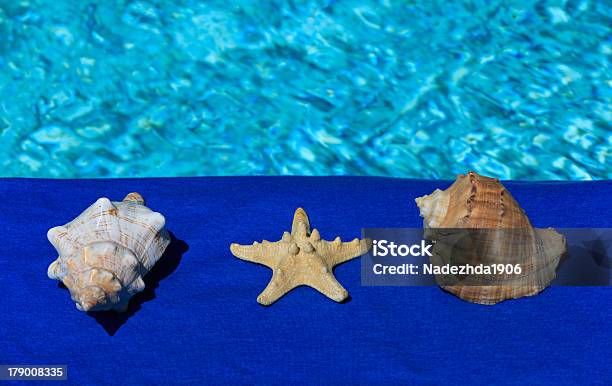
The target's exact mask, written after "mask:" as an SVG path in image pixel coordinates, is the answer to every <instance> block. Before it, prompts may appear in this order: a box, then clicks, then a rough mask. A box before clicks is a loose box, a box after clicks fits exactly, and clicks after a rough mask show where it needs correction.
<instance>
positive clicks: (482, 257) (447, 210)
mask: <svg viewBox="0 0 612 386" xmlns="http://www.w3.org/2000/svg"><path fill="white" fill-rule="evenodd" d="M416 203H417V205H418V207H419V209H420V212H421V217H423V218H424V220H423V227H424V228H425V238H428V239H430V240H433V241H434V246H433V248H432V255H433V257H432V258H431V262H432V263H433V264H440V265H441V264H445V263H449V262H450V263H451V265H455V266H458V265H465V264H466V263H467V264H471V265H472V266H474V265H478V264H483V265H489V266H491V265H498V267H500V268H501V266H502V265H503V266H504V267H509V268H508V270H507V271H503V273H502V274H488V275H475V274H472V275H448V274H447V275H436V281H437V282H438V284H440V286H441V287H442V288H444V289H445V290H447V291H448V292H450V293H452V294H454V295H457V296H458V297H460V298H462V299H464V300H467V301H470V302H473V303H480V304H495V303H498V302H500V301H503V300H505V299H514V298H519V297H523V296H531V295H535V294H537V293H539V292H540V291H542V290H543V289H544V288H546V287H547V286H548V285H549V284H550V282H551V281H552V280H553V279H554V278H555V276H556V273H555V270H556V268H557V265H558V264H559V260H560V258H561V256H562V255H563V254H564V253H565V251H566V242H565V237H563V236H562V235H560V234H559V233H557V232H556V231H555V230H554V229H552V228H548V229H534V228H533V227H532V225H531V223H530V221H529V219H528V218H527V216H526V215H525V212H524V211H523V209H522V208H521V207H520V206H519V204H518V203H517V202H516V200H515V199H514V198H513V197H512V195H511V194H510V193H509V192H508V191H507V190H506V189H505V188H504V186H503V185H502V184H501V183H500V182H499V180H498V179H496V178H489V177H484V176H481V175H478V174H476V173H474V172H469V173H468V174H467V175H459V176H458V177H457V180H456V181H455V182H454V183H453V184H452V185H451V186H450V187H449V188H448V189H447V190H444V191H443V190H439V189H436V190H435V191H434V192H433V193H432V194H431V195H429V196H423V197H420V198H417V199H416ZM517 265H518V266H519V267H520V273H518V271H513V270H512V268H513V267H515V266H517Z"/></svg>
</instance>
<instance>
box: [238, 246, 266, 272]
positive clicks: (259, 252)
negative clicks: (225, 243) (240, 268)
mask: <svg viewBox="0 0 612 386" xmlns="http://www.w3.org/2000/svg"><path fill="white" fill-rule="evenodd" d="M230 250H231V251H232V254H233V255H234V256H236V257H237V258H239V259H241V260H246V261H250V262H253V263H259V264H263V265H266V266H269V267H270V266H271V264H272V259H271V256H270V254H268V253H266V251H265V248H264V246H263V245H262V244H259V243H254V244H253V245H240V244H236V243H232V245H230Z"/></svg>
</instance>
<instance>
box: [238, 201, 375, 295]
mask: <svg viewBox="0 0 612 386" xmlns="http://www.w3.org/2000/svg"><path fill="white" fill-rule="evenodd" d="M371 246H372V241H371V240H370V239H363V240H359V239H357V238H356V239H354V240H353V241H351V242H348V243H343V242H342V240H340V237H336V239H335V240H334V241H326V240H321V236H320V235H319V231H318V230H316V229H314V230H312V232H311V231H310V222H309V221H308V216H307V215H306V212H305V211H304V209H302V208H298V209H297V210H296V211H295V215H294V216H293V224H292V226H291V233H289V232H284V233H283V237H282V238H281V240H279V241H276V242H269V241H267V240H264V241H263V242H262V243H261V244H260V243H258V242H257V241H255V242H254V243H253V245H239V244H236V243H233V244H232V245H231V246H230V250H231V251H232V254H234V256H236V257H237V258H239V259H242V260H246V261H250V262H254V263H259V264H263V265H265V266H267V267H269V268H271V269H272V271H273V274H272V279H271V280H270V283H268V286H267V287H266V288H265V289H264V291H263V292H262V293H261V294H260V295H259V296H258V297H257V302H258V303H259V304H263V305H266V306H267V305H270V304H272V303H274V302H275V301H277V300H278V299H279V298H280V297H281V296H283V295H285V294H286V293H287V292H289V291H291V290H292V289H294V288H295V287H299V286H302V285H307V286H309V287H312V288H314V289H316V290H317V291H319V292H321V293H322V294H323V295H325V296H327V297H328V298H330V299H332V300H335V301H337V302H341V301H343V300H345V299H346V298H347V297H348V292H347V291H346V290H345V289H344V287H342V285H340V283H338V281H337V280H336V278H335V277H334V274H333V273H332V270H333V268H334V266H336V265H338V264H341V263H344V262H345V261H348V260H351V259H353V258H355V257H358V256H361V255H363V254H364V253H366V252H367V251H368V250H369V249H370V248H371Z"/></svg>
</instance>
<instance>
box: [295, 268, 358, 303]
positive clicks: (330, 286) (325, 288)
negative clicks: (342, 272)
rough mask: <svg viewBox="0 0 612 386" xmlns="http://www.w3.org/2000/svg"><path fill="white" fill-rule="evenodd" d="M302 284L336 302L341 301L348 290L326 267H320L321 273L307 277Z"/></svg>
mask: <svg viewBox="0 0 612 386" xmlns="http://www.w3.org/2000/svg"><path fill="white" fill-rule="evenodd" d="M304 284H306V285H308V286H310V287H312V288H314V289H316V290H317V291H319V292H321V293H322V294H323V295H325V296H327V297H328V298H330V299H332V300H335V301H337V302H341V301H343V300H345V299H346V298H347V297H348V291H347V290H345V289H344V287H342V285H341V284H340V283H338V280H336V278H335V277H334V275H333V274H332V273H331V271H329V269H327V267H321V274H319V275H313V276H311V277H309V278H308V280H307V281H306V283H304Z"/></svg>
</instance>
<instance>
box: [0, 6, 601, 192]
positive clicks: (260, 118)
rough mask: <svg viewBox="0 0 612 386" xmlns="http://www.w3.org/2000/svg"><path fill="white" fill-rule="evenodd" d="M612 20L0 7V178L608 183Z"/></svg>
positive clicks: (428, 12) (481, 11)
mask: <svg viewBox="0 0 612 386" xmlns="http://www.w3.org/2000/svg"><path fill="white" fill-rule="evenodd" d="M610 4H611V3H610V2H609V1H538V2H530V1H513V2H507V1H504V2H502V1H484V0H482V1H456V2H449V1H421V2H412V1H410V2H406V1H366V0H360V1H337V2H336V1H294V2H286V1H207V2H196V1H187V0H184V1H179V0H176V1H108V0H107V1H76V0H74V1H70V0H54V1H51V0H49V1H40V0H39V1H34V0H32V1H14V0H0V175H1V176H31V177H140V176H188V175H259V174H300V175H345V174H348V175H382V176H399V177H420V178H453V177H454V176H455V174H457V173H460V172H465V171H466V170H468V169H472V170H476V171H478V172H480V173H483V174H488V175H492V176H498V177H501V178H513V179H572V180H588V179H603V178H612V166H611V164H612V162H611V160H612V127H611V122H612V107H611V106H612V103H611V102H612V91H611V90H612V89H611V86H612V73H611V68H610V55H611V54H612V33H611V29H610V26H611V25H612V19H611V15H612V9H611V7H610Z"/></svg>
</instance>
